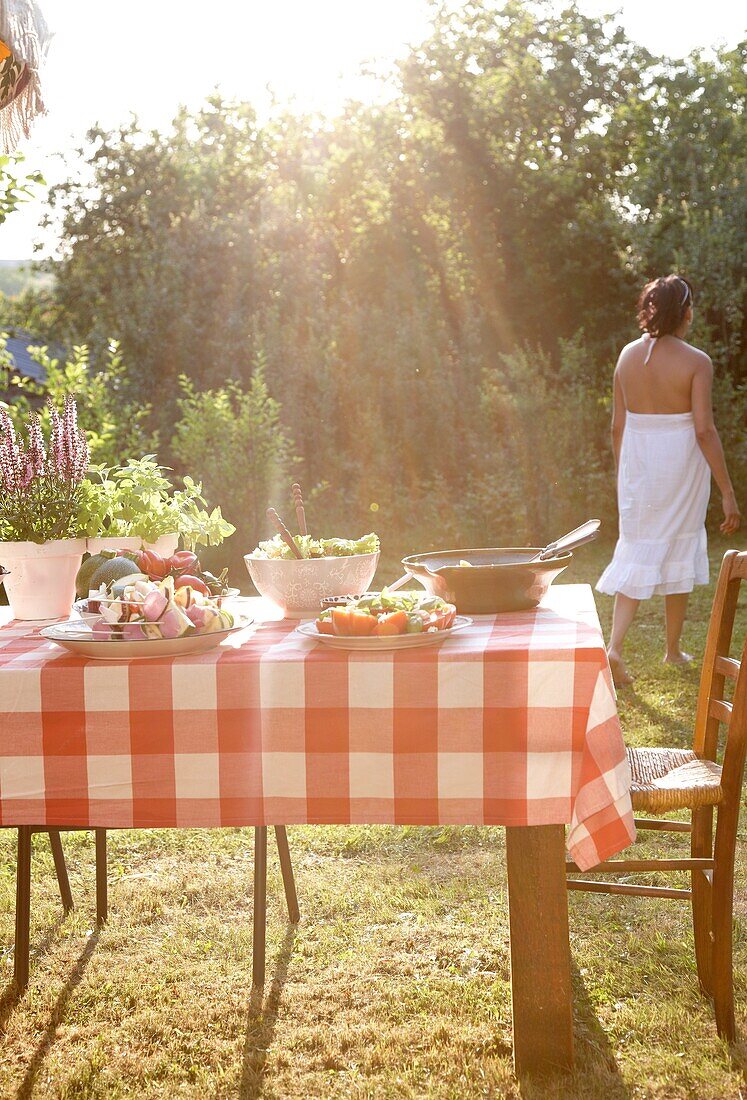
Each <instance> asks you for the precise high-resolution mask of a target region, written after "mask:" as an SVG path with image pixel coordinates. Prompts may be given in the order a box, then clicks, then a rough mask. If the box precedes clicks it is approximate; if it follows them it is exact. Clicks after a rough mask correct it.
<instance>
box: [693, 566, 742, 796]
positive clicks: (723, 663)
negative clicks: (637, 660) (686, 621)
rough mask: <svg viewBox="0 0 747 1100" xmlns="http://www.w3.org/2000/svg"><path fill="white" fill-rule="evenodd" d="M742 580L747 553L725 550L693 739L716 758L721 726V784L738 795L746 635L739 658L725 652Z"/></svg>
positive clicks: (704, 755) (706, 755)
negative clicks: (728, 693)
mask: <svg viewBox="0 0 747 1100" xmlns="http://www.w3.org/2000/svg"><path fill="white" fill-rule="evenodd" d="M743 580H747V553H744V554H743V553H739V551H737V550H727V552H726V553H725V554H724V560H723V561H722V563H721V570H720V572H719V575H718V582H717V584H716V592H715V595H714V597H713V608H712V610H711V619H710V623H709V625H708V637H707V639H706V647H705V653H704V654H703V670H702V673H701V677H700V692H699V695H698V709H697V713H696V716H695V737H694V741H693V749H694V751H695V754H696V755H697V756H699V757H701V758H706V759H708V760H716V759H717V757H718V748H719V726H720V725H724V726H725V727H726V744H725V748H724V755H723V761H722V765H723V780H722V783H723V786H724V788H725V789H728V790H729V792H730V793H732V794H735V793H736V795H737V797H738V791H739V789H740V788H741V785H742V776H743V773H744V763H745V750H746V749H747V640H746V641H745V644H744V646H743V647H742V648H741V658H740V659H739V660H736V659H734V658H733V657H731V656H730V655H729V653H730V649H731V643H732V635H733V633H734V618H735V616H736V611H737V601H738V599H739V589H740V586H741V584H742V581H743ZM727 680H732V681H734V691H733V693H732V699H731V702H729V701H728V700H727V699H725V697H724V696H725V692H724V687H725V684H726V681H727Z"/></svg>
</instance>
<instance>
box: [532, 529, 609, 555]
mask: <svg viewBox="0 0 747 1100" xmlns="http://www.w3.org/2000/svg"><path fill="white" fill-rule="evenodd" d="M599 527H600V521H599V520H598V519H588V520H587V521H586V523H582V524H581V526H580V527H576V528H575V529H574V530H573V531H569V532H568V534H567V535H563V536H562V538H559V539H556V540H555V542H551V543H550V544H549V545H548V546H546V547H545V549H544V550H543V551H542V552H541V553H539V554H538V555H537V557H536V558H534V559H533V560H534V561H545V560H546V559H547V558H553V557H555V555H556V554H558V553H560V552H561V551H563V550H574V549H575V548H576V547H577V546H583V545H584V543H586V542H591V541H592V539H595V538H596V537H597V534H598V532H599Z"/></svg>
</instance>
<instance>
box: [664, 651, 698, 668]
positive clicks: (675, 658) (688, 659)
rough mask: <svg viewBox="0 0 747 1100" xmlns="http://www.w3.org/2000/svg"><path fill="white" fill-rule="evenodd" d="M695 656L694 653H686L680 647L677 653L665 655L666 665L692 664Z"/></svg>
mask: <svg viewBox="0 0 747 1100" xmlns="http://www.w3.org/2000/svg"><path fill="white" fill-rule="evenodd" d="M694 660H695V658H694V657H693V655H692V653H684V652H683V651H682V650H681V649H678V650H677V652H676V653H667V654H666V656H665V657H664V664H665V665H690V664H692V663H693V661H694Z"/></svg>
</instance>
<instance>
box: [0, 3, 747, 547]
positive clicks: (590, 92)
mask: <svg viewBox="0 0 747 1100" xmlns="http://www.w3.org/2000/svg"><path fill="white" fill-rule="evenodd" d="M746 51H747V45H745V44H742V45H740V46H739V47H738V48H737V49H735V50H731V51H729V50H721V51H715V52H713V53H709V54H708V55H705V54H701V53H696V54H694V55H693V56H691V57H689V58H686V59H684V60H681V61H672V60H669V59H666V58H658V57H653V56H652V55H651V54H650V53H649V52H648V51H646V50H645V49H643V48H641V47H639V46H638V45H636V44H635V43H634V42H631V41H630V40H629V39H628V38H627V36H626V35H625V33H624V32H623V31H622V30H621V29H620V28H619V27H618V26H616V25H615V22H614V20H611V19H609V18H606V17H603V18H596V17H591V16H587V15H584V14H582V13H581V12H580V11H579V10H578V9H577V8H576V7H575V6H574V5H573V4H571V5H570V6H567V7H564V8H563V9H562V10H558V9H557V8H555V7H551V6H550V5H549V4H545V3H533V2H519V0H508V2H507V3H504V4H498V3H494V2H493V0H470V2H467V3H465V4H464V6H463V7H462V8H461V9H459V10H454V8H453V6H452V5H442V6H434V14H433V23H432V29H431V32H430V34H429V36H428V38H427V39H426V41H424V42H423V43H421V44H419V45H418V46H416V47H414V48H413V49H412V50H410V52H409V53H408V55H407V56H406V57H405V58H404V59H403V60H402V62H401V63H399V64H398V65H397V67H396V71H395V72H394V74H392V88H393V94H392V96H391V97H390V98H389V99H388V101H387V102H386V103H384V104H383V105H382V104H379V105H375V106H366V105H362V104H358V103H351V104H348V105H347V106H346V107H345V109H344V111H343V112H341V114H340V115H339V117H337V118H330V119H326V120H324V121H323V122H320V121H319V120H318V119H313V118H309V117H306V116H304V115H302V114H292V113H290V112H287V111H286V112H281V113H278V114H276V115H275V116H274V117H272V118H270V119H269V120H268V121H267V122H263V123H260V122H259V121H258V119H257V117H256V115H255V113H254V111H253V109H252V108H251V106H250V105H247V104H235V103H229V102H226V101H224V100H222V99H221V98H220V97H219V96H217V95H216V96H213V97H212V98H211V99H210V100H209V101H208V102H207V103H206V104H205V105H204V107H203V108H202V109H201V110H199V111H197V112H195V113H194V114H190V113H188V112H187V111H185V110H181V111H180V112H179V113H178V115H177V117H176V118H175V120H174V122H173V124H172V126H171V127H170V128H169V129H167V130H166V131H165V132H163V133H155V132H151V131H146V130H143V128H142V127H141V126H140V125H139V124H138V123H137V121H136V120H133V121H132V122H130V123H128V124H127V125H125V126H122V127H120V128H119V129H116V130H113V131H106V130H103V129H100V128H97V129H94V130H92V131H91V132H90V134H89V135H88V139H87V142H86V145H85V147H84V149H83V150H82V151H81V153H82V162H81V163H82V168H81V172H80V175H79V177H77V178H72V179H70V180H68V181H67V182H65V183H64V184H62V185H60V186H58V187H56V188H54V189H53V190H52V193H51V203H50V210H51V213H50V219H51V220H52V221H53V222H54V223H55V224H56V225H57V226H58V227H59V229H60V231H61V235H62V244H61V251H60V257H61V258H60V259H59V260H58V261H55V262H54V263H49V264H48V265H47V266H48V269H49V271H50V272H51V273H53V274H54V277H55V283H54V288H46V289H44V288H42V289H36V290H33V291H29V292H26V293H25V294H24V295H23V296H21V298H20V299H18V300H17V301H15V302H13V303H12V304H11V305H9V304H8V303H5V305H4V306H3V309H2V310H0V317H7V318H8V319H9V320H8V323H10V321H12V323H13V324H14V325H22V324H24V322H25V321H28V327H29V328H30V329H31V330H32V331H35V332H39V333H41V334H43V336H44V339H46V340H49V341H50V343H53V342H54V343H58V344H62V345H64V346H77V345H80V344H81V343H85V344H86V346H87V347H89V348H90V354H91V360H92V362H93V363H94V364H95V367H88V369H87V371H86V373H85V374H84V376H83V377H82V379H81V380H80V384H81V385H82V386H83V388H84V390H85V389H86V387H89V388H90V386H91V382H90V379H91V377H92V376H95V377H97V376H98V374H99V373H101V375H102V383H101V384H102V387H103V388H102V390H101V391H99V390H96V391H95V393H93V394H92V396H91V400H90V404H91V414H90V415H86V417H85V419H86V421H87V422H88V423H89V424H93V425H94V433H95V434H94V437H92V446H93V449H94V454H95V456H96V460H97V461H99V462H103V463H104V464H105V465H107V466H112V465H116V464H117V463H118V462H122V461H124V460H126V459H127V457H128V456H129V455H132V454H142V453H150V452H151V451H154V450H155V449H156V442H155V441H154V440H152V439H149V438H148V436H149V435H150V434H151V433H158V434H159V436H160V440H161V448H160V451H161V458H162V460H163V461H164V462H166V463H169V464H170V465H173V466H174V468H175V469H177V470H179V471H180V472H184V471H185V470H190V471H192V472H194V473H195V474H199V475H200V476H202V477H203V480H204V485H205V495H206V497H207V499H208V500H209V501H210V502H211V505H214V504H216V503H217V502H221V503H222V504H223V506H224V507H225V508H226V510H227V512H228V514H229V515H230V516H231V517H232V518H233V519H234V520H235V522H236V523H237V525H238V526H239V528H240V530H241V538H240V540H236V541H237V543H239V542H241V544H242V548H243V549H250V548H251V547H252V546H253V545H255V544H256V542H257V541H258V539H259V537H260V536H261V535H263V534H265V533H266V525H265V523H264V518H263V517H264V509H265V507H266V505H267V504H268V503H273V504H276V505H277V506H278V507H279V508H280V509H281V510H283V509H285V508H286V507H288V505H289V498H288V496H287V490H286V488H285V484H286V482H285V481H284V480H283V479H285V478H287V474H288V471H289V469H290V468H291V466H292V463H291V452H293V453H295V454H298V455H300V456H302V462H299V463H298V464H297V465H296V466H293V470H294V472H295V473H296V474H297V475H298V476H301V477H302V479H303V483H304V488H305V491H306V496H307V501H308V503H309V505H310V508H309V516H310V522H311V523H312V526H313V527H314V528H315V533H319V534H324V535H328V536H329V535H344V536H350V537H356V536H359V535H360V534H361V533H362V532H364V531H366V530H368V529H370V527H372V526H374V523H375V526H376V529H377V530H378V531H380V533H381V534H382V536H383V538H384V540H385V547H386V543H387V540H394V541H395V544H396V545H397V547H398V548H401V549H402V550H406V549H421V548H424V547H425V546H426V545H433V543H434V542H436V543H440V544H441V545H443V544H449V543H450V544H454V543H461V544H462V545H465V544H469V543H472V544H475V543H477V544H480V543H483V544H484V543H485V542H486V541H488V540H490V541H491V542H492V541H499V540H500V541H502V542H504V543H505V542H514V541H519V540H523V539H526V538H532V539H533V540H537V541H543V540H545V539H547V538H549V537H551V536H552V535H553V534H556V533H557V530H558V528H560V527H562V526H564V525H566V524H568V525H573V523H574V522H576V521H579V520H580V519H582V518H584V517H585V515H587V514H588V513H589V512H595V513H597V514H599V515H600V516H601V518H603V519H606V520H607V521H608V522H609V523H613V522H614V513H613V502H614V492H613V483H612V461H611V456H610V453H609V446H608V439H607V434H608V433H607V421H608V416H609V403H608V397H609V392H610V384H611V378H610V373H611V367H612V362H613V360H614V355H615V353H616V351H617V350H618V349H619V347H620V346H621V345H622V344H624V343H625V342H627V341H628V340H629V339H631V337H633V336H634V335H635V334H636V327H635V320H634V308H633V307H634V302H635V297H636V291H637V289H638V287H639V286H640V285H641V284H642V283H643V282H644V281H645V280H646V279H648V278H649V277H651V276H653V275H656V274H661V273H666V272H668V271H670V270H681V271H683V273H685V274H687V275H688V277H690V279H691V280H692V281H693V283H694V284H695V303H696V328H695V330H694V334H693V337H694V341H695V342H696V343H698V344H699V345H700V346H702V347H704V349H705V350H706V351H708V352H709V353H710V354H711V355H712V357H713V358H714V360H715V362H716V364H717V367H718V377H719V381H718V385H717V387H716V394H715V401H716V408H717V415H718V417H719V418H720V421H719V422H721V421H723V425H722V426H723V430H724V438H725V442H726V445H727V454H728V457H729V459H730V461H731V464H732V466H733V471H734V475H735V480H736V483H737V488H738V492H739V493H740V495H741V496H745V495H747V470H746V469H745V439H744V421H743V412H742V410H743V407H744V397H745V393H744V389H743V387H744V384H745V383H747V278H746V277H745V272H744V261H743V257H744V241H745V229H744V227H745V224H747V218H746V215H747V207H746V206H745V203H746V202H747V198H746V197H745V196H746V194H747V192H745V188H744V179H745V176H746V175H747V163H746V161H747V126H746V124H745V118H746V117H747V115H746V114H745V110H744V106H745V95H746V85H745V76H744V72H745V65H744V62H745V56H746ZM32 325H33V328H32ZM111 336H114V337H115V338H116V339H117V340H119V341H120V344H121V348H122V355H123V359H124V364H125V365H124V366H122V367H121V369H117V370H116V371H114V372H113V373H112V372H111V370H110V369H109V367H108V366H107V365H106V364H107V359H106V356H107V354H108V353H107V348H108V345H109V341H110V338H111ZM260 360H261V364H262V370H261V371H260V372H259V373H257V372H256V365H257V363H258V362H259V361H260ZM180 380H181V381H180ZM86 392H87V391H86ZM156 394H157V398H156V396H155V395H156ZM112 395H115V396H112ZM107 401H108V402H109V403H108V404H107ZM278 402H279V403H278ZM151 406H152V407H151ZM140 410H142V413H143V415H142V416H140V415H139V412H140ZM107 425H108V426H107ZM175 425H176V427H175ZM138 439H139V440H140V442H139V443H138V442H137V440H138ZM247 441H251V444H250V445H248V444H247ZM289 441H292V447H291V443H290V442H289ZM372 513H374V514H372ZM322 525H323V530H320V528H321V527H322ZM404 531H407V532H409V536H408V537H409V538H410V540H411V541H410V543H409V545H404V544H403V540H404V537H405V536H404V535H403V534H402V532H404Z"/></svg>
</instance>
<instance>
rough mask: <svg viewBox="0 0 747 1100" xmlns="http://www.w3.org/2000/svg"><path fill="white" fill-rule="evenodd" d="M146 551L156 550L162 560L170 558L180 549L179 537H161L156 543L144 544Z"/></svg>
mask: <svg viewBox="0 0 747 1100" xmlns="http://www.w3.org/2000/svg"><path fill="white" fill-rule="evenodd" d="M143 548H144V549H145V550H155V552H156V553H157V554H160V555H161V557H162V558H170V557H171V555H172V554H175V553H176V551H177V550H178V549H179V536H178V535H161V537H160V538H157V539H156V541H155V542H144V543H143Z"/></svg>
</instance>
